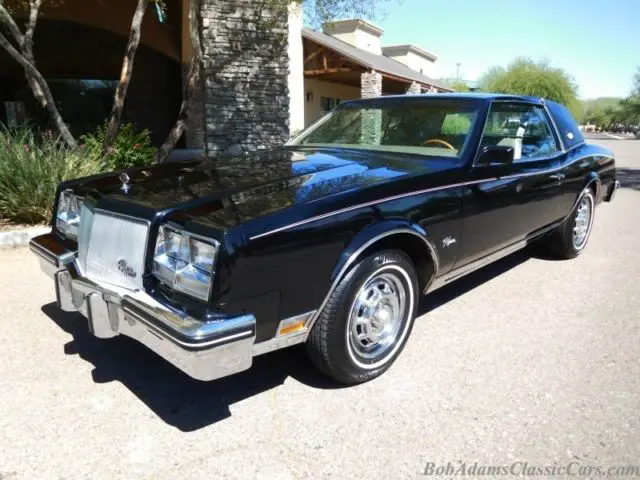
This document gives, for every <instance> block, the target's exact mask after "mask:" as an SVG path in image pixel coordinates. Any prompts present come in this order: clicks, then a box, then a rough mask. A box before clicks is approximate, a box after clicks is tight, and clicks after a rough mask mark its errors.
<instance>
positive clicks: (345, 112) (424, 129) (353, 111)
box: [289, 99, 479, 157]
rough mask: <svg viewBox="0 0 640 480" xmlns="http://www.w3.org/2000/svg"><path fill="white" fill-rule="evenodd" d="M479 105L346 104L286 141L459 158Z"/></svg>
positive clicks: (424, 102) (421, 102)
mask: <svg viewBox="0 0 640 480" xmlns="http://www.w3.org/2000/svg"><path fill="white" fill-rule="evenodd" d="M478 109H479V105H478V103H476V102H469V101H455V100H435V99H424V100H423V99H409V100H397V101H389V100H384V99H381V100H379V101H366V102H349V103H345V104H343V105H341V106H340V107H338V108H337V109H336V110H334V111H333V112H331V113H329V114H328V115H326V116H325V117H323V118H321V119H320V120H319V121H318V122H316V123H315V124H314V125H312V126H311V127H309V128H308V129H306V130H305V131H303V132H302V133H301V134H300V135H299V136H297V137H296V138H294V139H292V140H291V141H290V142H289V145H307V146H327V147H347V148H363V149H370V150H383V151H391V152H403V153H416V154H420V155H432V156H446V157H459V156H460V154H461V152H462V150H463V148H464V146H465V144H466V142H467V137H468V135H469V132H470V131H471V129H472V128H473V125H474V123H475V121H476V117H477V112H478Z"/></svg>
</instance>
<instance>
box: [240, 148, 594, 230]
mask: <svg viewBox="0 0 640 480" xmlns="http://www.w3.org/2000/svg"><path fill="white" fill-rule="evenodd" d="M559 156H560V154H558V155H555V156H554V157H559ZM591 156H593V155H592V154H588V155H583V156H582V157H578V158H576V159H574V160H573V161H572V162H571V164H573V163H575V162H579V161H580V160H584V159H585V158H588V157H591ZM554 157H549V158H537V159H535V160H536V161H545V160H550V159H551V158H554ZM518 163H520V162H516V164H518ZM521 163H523V164H524V163H527V162H521ZM568 166H569V165H568V164H566V165H560V166H558V167H554V168H549V169H546V170H536V171H534V172H524V173H515V174H513V175H504V176H502V177H489V178H482V179H479V180H469V181H467V182H459V183H452V184H450V185H443V186H440V187H431V188H425V189H422V190H415V191H412V192H405V193H401V194H398V195H393V196H391V197H385V198H381V199H379V200H371V201H369V202H365V203H359V204H358V205H352V206H350V207H345V208H341V209H339V210H333V211H331V212H327V213H323V214H321V215H316V216H314V217H310V218H307V219H305V220H300V221H298V222H294V223H291V224H289V225H285V226H283V227H279V228H274V229H273V230H268V231H266V232H263V233H259V234H258V235H254V236H252V237H249V240H257V239H259V238H262V237H266V236H268V235H273V234H274V233H280V232H284V231H285V230H289V229H291V228H296V227H300V226H302V225H306V224H308V223H313V222H316V221H319V220H324V219H325V218H329V217H331V216H333V215H340V214H342V213H347V212H351V211H353V210H357V209H359V208H365V207H370V206H372V205H377V204H379V203H384V202H390V201H393V200H399V199H401V198H407V197H412V196H414V195H421V194H424V193H431V192H438V191H440V190H447V189H449V188H456V187H468V186H471V185H479V184H481V183H487V182H494V181H499V180H513V179H515V178H526V177H532V176H534V175H546V174H548V173H553V172H557V171H558V170H563V169H565V168H567V167H568Z"/></svg>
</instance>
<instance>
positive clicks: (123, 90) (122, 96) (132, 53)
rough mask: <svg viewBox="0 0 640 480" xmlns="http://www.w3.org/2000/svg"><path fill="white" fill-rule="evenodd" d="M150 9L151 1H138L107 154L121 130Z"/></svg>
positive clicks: (111, 124)
mask: <svg viewBox="0 0 640 480" xmlns="http://www.w3.org/2000/svg"><path fill="white" fill-rule="evenodd" d="M148 7H149V0H138V6H137V7H136V11H135V13H134V15H133V21H132V23H131V32H130V34H129V43H128V44H127V50H126V51H125V55H124V59H123V60H122V71H121V73H120V83H118V88H117V89H116V94H115V97H114V99H113V108H112V110H111V117H110V119H109V125H108V127H107V133H106V136H105V139H104V147H103V149H104V151H105V152H107V151H108V150H109V149H110V148H111V147H112V146H113V142H114V141H115V139H116V136H117V135H118V130H120V121H121V119H122V112H123V110H124V102H125V100H126V98H127V90H128V89H129V84H130V83H131V73H132V72H133V62H134V61H135V57H136V52H137V51H138V46H139V45H140V35H141V30H142V21H143V20H144V15H145V13H146V12H147V8H148Z"/></svg>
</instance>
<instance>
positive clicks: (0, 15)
mask: <svg viewBox="0 0 640 480" xmlns="http://www.w3.org/2000/svg"><path fill="white" fill-rule="evenodd" d="M0 22H4V23H5V24H6V25H7V28H8V29H9V33H11V35H12V36H13V38H15V40H16V42H17V43H18V45H20V47H22V43H23V42H24V35H22V32H21V31H20V28H18V25H17V24H16V22H15V21H14V20H13V17H12V16H11V14H10V13H9V12H8V11H7V9H6V8H4V5H3V4H2V3H0Z"/></svg>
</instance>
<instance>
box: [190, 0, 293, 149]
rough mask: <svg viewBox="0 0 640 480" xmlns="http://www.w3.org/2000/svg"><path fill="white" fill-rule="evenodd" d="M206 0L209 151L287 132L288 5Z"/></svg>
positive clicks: (262, 144) (267, 143)
mask: <svg viewBox="0 0 640 480" xmlns="http://www.w3.org/2000/svg"><path fill="white" fill-rule="evenodd" d="M268 5H271V6H264V4H262V3H261V2H255V1H254V0H202V6H201V16H202V37H203V53H204V59H203V60H204V82H205V125H206V131H205V138H206V142H207V150H208V153H209V155H211V156H215V155H217V154H220V153H231V154H234V155H237V154H242V153H247V152H254V151H256V150H261V149H267V148H269V147H272V146H274V145H281V144H282V143H284V142H286V141H287V140H288V138H289V89H288V85H287V80H288V74H289V57H288V54H287V43H288V42H287V36H288V28H287V22H288V8H287V6H286V4H281V3H279V2H273V4H268Z"/></svg>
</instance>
